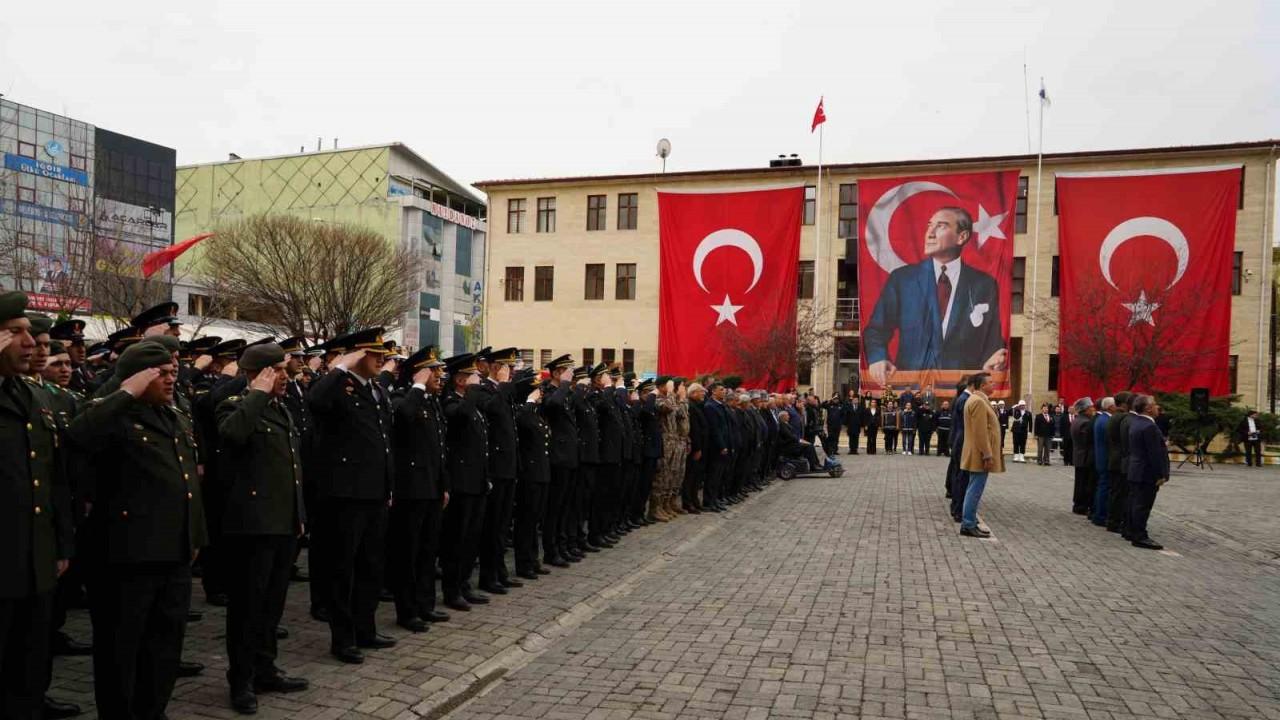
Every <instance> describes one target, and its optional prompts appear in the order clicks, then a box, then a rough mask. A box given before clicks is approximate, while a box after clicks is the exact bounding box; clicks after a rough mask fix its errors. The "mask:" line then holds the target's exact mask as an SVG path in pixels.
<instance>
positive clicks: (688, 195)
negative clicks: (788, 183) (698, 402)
mask: <svg viewBox="0 0 1280 720" xmlns="http://www.w3.org/2000/svg"><path fill="white" fill-rule="evenodd" d="M803 208H804V189H803V188H802V187H800V186H796V187H789V188H781V189H767V190H746V191H741V192H723V193H722V192H659V193H658V222H659V246H660V264H661V268H662V270H661V278H660V284H659V301H658V372H660V373H662V374H664V375H685V376H688V377H694V376H697V375H701V374H704V373H711V372H720V373H736V374H740V375H742V376H743V380H744V383H745V386H747V387H770V388H771V389H780V388H783V387H788V386H790V385H794V382H795V381H794V376H795V352H794V343H795V338H794V335H795V323H796V282H797V275H796V267H797V262H798V261H799V255H800V224H801V212H802V210H803ZM788 336H789V337H790V346H789V347H788V346H787V338H788ZM771 350H772V351H781V352H775V353H774V355H773V356H770V355H769V353H770V351H771ZM761 359H769V362H768V363H766V364H767V365H768V367H764V366H760V367H757V366H756V361H757V360H761Z"/></svg>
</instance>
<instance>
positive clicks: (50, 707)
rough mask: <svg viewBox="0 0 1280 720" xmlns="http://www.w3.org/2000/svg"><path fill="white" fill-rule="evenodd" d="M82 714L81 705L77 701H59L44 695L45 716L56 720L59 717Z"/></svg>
mask: <svg viewBox="0 0 1280 720" xmlns="http://www.w3.org/2000/svg"><path fill="white" fill-rule="evenodd" d="M79 714H80V706H79V705H76V704H75V703H67V702H59V701H57V700H54V699H53V698H51V697H49V696H48V695H45V696H44V716H43V717H45V718H51V719H54V720H56V719H57V718H69V717H75V716H77V715H79Z"/></svg>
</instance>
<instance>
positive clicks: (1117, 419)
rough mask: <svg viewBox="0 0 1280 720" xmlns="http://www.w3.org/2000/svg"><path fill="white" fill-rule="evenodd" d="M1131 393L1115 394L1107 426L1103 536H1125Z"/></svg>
mask: <svg viewBox="0 0 1280 720" xmlns="http://www.w3.org/2000/svg"><path fill="white" fill-rule="evenodd" d="M1132 399H1133V393H1131V392H1128V391H1122V392H1118V393H1116V411H1115V414H1114V415H1112V417H1111V422H1109V423H1107V477H1108V479H1109V483H1108V487H1107V532H1114V533H1120V534H1121V536H1124V535H1126V534H1128V531H1127V530H1126V529H1125V524H1126V521H1127V520H1128V518H1127V517H1126V515H1127V514H1128V508H1129V482H1128V477H1127V475H1128V467H1129V463H1128V461H1127V459H1128V455H1129V418H1130V417H1131V413H1130V412H1129V403H1130V402H1131V401H1132Z"/></svg>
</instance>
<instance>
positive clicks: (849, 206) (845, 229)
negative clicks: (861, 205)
mask: <svg viewBox="0 0 1280 720" xmlns="http://www.w3.org/2000/svg"><path fill="white" fill-rule="evenodd" d="M836 237H841V238H846V239H848V238H854V239H856V238H857V237H858V183H846V184H843V185H841V186H840V222H839V224H838V225H837V227H836Z"/></svg>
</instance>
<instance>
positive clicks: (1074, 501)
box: [1071, 467, 1095, 515]
mask: <svg viewBox="0 0 1280 720" xmlns="http://www.w3.org/2000/svg"><path fill="white" fill-rule="evenodd" d="M1075 470H1076V478H1075V480H1076V481H1075V486H1074V488H1073V491H1072V493H1071V512H1074V513H1077V514H1080V515H1087V514H1088V513H1089V511H1090V510H1092V509H1093V491H1094V488H1095V484H1094V483H1095V480H1094V477H1093V468H1091V467H1078V468H1076V469H1075Z"/></svg>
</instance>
